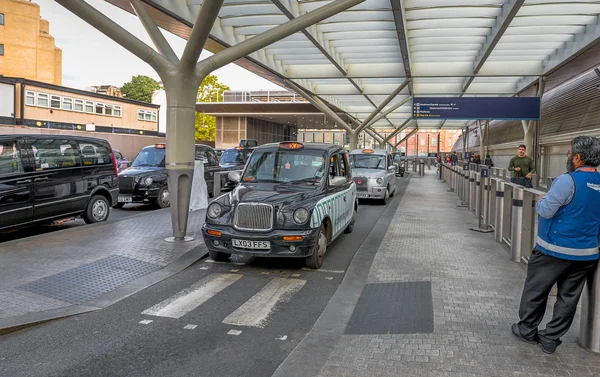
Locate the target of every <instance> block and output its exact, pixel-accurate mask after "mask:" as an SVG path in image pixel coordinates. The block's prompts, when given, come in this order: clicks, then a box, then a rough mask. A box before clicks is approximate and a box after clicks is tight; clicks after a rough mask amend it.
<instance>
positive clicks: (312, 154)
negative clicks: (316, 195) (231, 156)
mask: <svg viewBox="0 0 600 377" xmlns="http://www.w3.org/2000/svg"><path fill="white" fill-rule="evenodd" d="M324 165H325V152H323V151H310V150H297V151H294V150H285V151H281V150H279V151H264V152H262V151H254V153H253V154H252V156H251V157H250V161H249V162H248V165H246V170H245V171H244V176H243V177H242V182H246V183H286V182H290V183H297V184H312V185H314V184H316V183H320V182H323V177H324V171H325V169H324Z"/></svg>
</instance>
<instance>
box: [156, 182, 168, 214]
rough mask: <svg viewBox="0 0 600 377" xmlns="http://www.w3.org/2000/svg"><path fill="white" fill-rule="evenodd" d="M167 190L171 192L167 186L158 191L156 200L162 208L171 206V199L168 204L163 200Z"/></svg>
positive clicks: (157, 204)
mask: <svg viewBox="0 0 600 377" xmlns="http://www.w3.org/2000/svg"><path fill="white" fill-rule="evenodd" d="M165 191H167V193H168V192H169V189H168V188H167V186H163V187H161V189H160V191H159V192H158V196H157V197H156V201H155V202H154V203H155V204H156V206H157V207H158V208H160V209H163V208H168V207H170V206H171V201H169V203H168V204H165V202H163V200H162V199H161V198H162V197H163V195H164V193H165Z"/></svg>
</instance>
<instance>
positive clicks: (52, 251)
mask: <svg viewBox="0 0 600 377" xmlns="http://www.w3.org/2000/svg"><path fill="white" fill-rule="evenodd" d="M205 213H206V212H205V210H199V211H193V212H190V214H189V221H188V235H191V236H193V237H194V240H193V241H190V242H174V243H169V242H166V241H165V238H167V237H169V236H171V223H170V221H171V217H170V212H169V210H168V209H166V210H159V211H153V212H146V213H143V214H140V215H136V216H132V217H129V218H127V219H125V220H122V221H119V222H114V223H101V224H93V225H87V226H82V227H76V228H72V229H65V230H60V231H57V232H53V233H47V234H41V235H37V236H33V237H28V238H23V239H19V240H14V241H9V242H5V243H2V244H0V331H1V330H2V329H7V328H13V327H16V326H23V325H26V324H29V323H35V322H41V321H45V320H48V319H53V318H58V317H61V316H64V315H72V314H77V313H81V312H85V311H89V310H96V309H100V308H102V307H105V306H107V305H110V304H112V303H114V302H116V301H118V300H120V299H122V298H124V297H127V296H128V295H131V294H133V293H135V292H137V291H139V290H141V289H143V288H145V287H147V286H150V285H152V284H155V283H157V282H158V281H160V280H163V279H165V278H167V277H168V276H171V275H172V274H174V273H177V272H179V271H181V270H182V269H183V268H185V267H187V266H188V265H190V264H192V263H193V262H195V261H196V260H198V259H200V258H202V257H204V256H205V255H206V253H207V250H206V248H205V247H204V242H203V240H202V234H201V230H200V228H201V226H202V223H203V222H204V216H205Z"/></svg>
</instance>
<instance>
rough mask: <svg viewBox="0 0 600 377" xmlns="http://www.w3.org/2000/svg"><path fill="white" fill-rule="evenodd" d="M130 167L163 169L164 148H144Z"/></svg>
mask: <svg viewBox="0 0 600 377" xmlns="http://www.w3.org/2000/svg"><path fill="white" fill-rule="evenodd" d="M131 166H132V167H144V166H147V167H161V168H162V167H164V166H165V148H156V147H146V148H144V149H142V151H141V152H140V153H139V154H138V155H137V156H136V158H135V160H133V163H132V164H131Z"/></svg>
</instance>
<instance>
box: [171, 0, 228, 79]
mask: <svg viewBox="0 0 600 377" xmlns="http://www.w3.org/2000/svg"><path fill="white" fill-rule="evenodd" d="M222 5H223V0H211V1H204V2H203V3H202V7H201V8H200V11H199V12H198V14H197V16H196V20H195V21H194V26H193V27H192V32H191V33H190V38H189V39H188V41H187V43H186V44H185V48H184V49H183V54H182V55H181V62H180V63H179V67H180V68H183V69H185V70H186V71H187V72H194V70H195V68H196V65H197V64H198V58H199V57H200V53H202V49H203V48H204V45H205V44H206V41H207V40H208V36H209V35H210V30H211V29H212V27H213V25H214V23H215V20H216V19H217V17H218V16H219V11H220V10H221V6H222ZM200 75H202V74H200ZM204 76H206V74H205V75H204Z"/></svg>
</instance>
